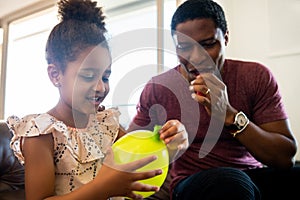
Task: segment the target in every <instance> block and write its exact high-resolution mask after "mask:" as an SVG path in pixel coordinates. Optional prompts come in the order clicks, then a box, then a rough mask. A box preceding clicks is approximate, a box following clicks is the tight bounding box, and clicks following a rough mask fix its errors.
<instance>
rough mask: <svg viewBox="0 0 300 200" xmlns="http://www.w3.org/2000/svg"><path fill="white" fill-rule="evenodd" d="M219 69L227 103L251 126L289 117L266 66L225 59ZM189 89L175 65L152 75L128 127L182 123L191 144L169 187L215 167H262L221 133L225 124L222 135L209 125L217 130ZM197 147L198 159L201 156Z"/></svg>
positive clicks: (245, 150) (172, 170)
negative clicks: (247, 119)
mask: <svg viewBox="0 0 300 200" xmlns="http://www.w3.org/2000/svg"><path fill="white" fill-rule="evenodd" d="M223 70H224V71H223V74H222V80H223V82H224V83H225V84H226V86H227V92H228V98H229V102H230V104H231V105H232V106H233V107H234V108H236V109H237V110H238V111H243V112H244V113H245V114H246V115H247V116H248V118H249V119H250V120H251V121H252V122H253V123H255V124H256V125H261V124H264V123H268V122H272V121H277V120H282V119H287V114H286V112H285V109H284V106H283V102H282V98H281V94H280V93H279V89H278V85H277V82H276V80H275V79H274V77H273V75H272V73H271V72H270V70H269V69H268V68H266V67H265V66H263V65H261V64H259V63H255V62H245V61H236V60H228V59H227V60H226V61H225V64H224V67H223ZM188 86H189V83H188V82H187V81H186V80H185V79H184V78H183V77H182V75H181V74H180V73H179V67H178V66H177V67H175V68H174V69H171V70H169V71H167V72H165V73H162V74H160V75H158V76H155V77H153V78H152V79H151V80H150V81H149V82H148V83H147V84H146V86H145V88H144V90H143V92H142V94H141V97H140V102H139V104H138V106H137V115H136V116H135V117H134V119H133V122H132V123H131V125H130V128H129V129H137V127H138V128H140V129H150V130H152V129H153V126H154V125H155V124H159V125H162V124H164V123H165V122H166V121H167V120H170V119H178V120H180V121H181V122H182V123H183V124H184V125H185V128H186V130H187V132H188V134H189V142H190V146H189V148H188V149H187V151H185V152H184V153H183V154H182V155H181V156H180V158H179V159H177V160H176V161H175V162H174V163H173V164H172V169H171V175H172V178H173V180H172V183H171V189H173V188H174V185H175V184H176V183H177V182H178V181H180V180H182V179H183V178H185V177H187V176H189V175H191V174H194V173H196V172H199V171H201V170H205V169H209V168H213V167H220V166H230V167H235V168H238V169H251V168H257V167H262V166H263V165H262V163H260V162H258V161H257V160H256V159H255V158H254V157H253V156H252V155H251V154H250V153H249V152H248V151H247V149H246V148H245V147H244V146H243V145H242V144H240V143H239V142H238V140H236V139H235V138H233V137H232V135H230V134H228V132H226V130H223V124H222V128H221V130H220V131H212V130H216V129H211V127H213V126H216V127H217V126H218V124H216V123H219V122H218V121H216V120H214V119H211V117H210V115H208V114H207V112H206V110H205V109H204V107H203V106H202V105H201V104H198V103H197V102H196V101H195V100H193V99H192V98H191V92H190V91H189V89H188ZM208 132H209V134H208ZM253 142H255V141H253ZM203 146H206V147H209V148H204V149H203V148H201V147H203ZM200 148H201V149H202V151H201V152H202V154H201V155H202V156H199V152H200ZM206 150H207V151H206ZM203 155H205V156H203Z"/></svg>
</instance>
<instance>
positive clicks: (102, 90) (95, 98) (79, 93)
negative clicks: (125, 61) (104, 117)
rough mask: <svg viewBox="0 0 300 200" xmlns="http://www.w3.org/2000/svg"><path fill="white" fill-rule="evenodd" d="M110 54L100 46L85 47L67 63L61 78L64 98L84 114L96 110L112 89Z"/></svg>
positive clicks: (73, 107)
mask: <svg viewBox="0 0 300 200" xmlns="http://www.w3.org/2000/svg"><path fill="white" fill-rule="evenodd" d="M110 74H111V56H110V52H109V50H108V49H106V48H104V47H102V46H100V45H98V46H96V47H95V46H93V47H89V48H87V49H85V50H84V51H82V53H81V54H79V56H78V57H77V59H76V60H75V61H73V62H69V63H68V64H67V67H66V70H65V73H64V74H63V75H62V78H61V81H60V83H61V87H60V96H61V99H60V100H61V101H63V103H64V104H66V105H67V106H68V107H70V108H72V110H73V111H74V110H75V111H77V112H79V113H82V114H92V113H95V112H96V111H97V109H98V107H99V105H100V103H101V102H102V101H103V100H104V98H105V97H106V96H107V94H108V92H109V76H110Z"/></svg>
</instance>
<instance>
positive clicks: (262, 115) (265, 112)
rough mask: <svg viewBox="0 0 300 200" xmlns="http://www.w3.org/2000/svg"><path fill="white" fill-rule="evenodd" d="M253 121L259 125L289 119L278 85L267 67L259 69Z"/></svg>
mask: <svg viewBox="0 0 300 200" xmlns="http://www.w3.org/2000/svg"><path fill="white" fill-rule="evenodd" d="M256 76H257V77H256V80H257V81H256V88H257V89H256V93H255V96H254V98H253V119H254V120H255V121H256V123H257V124H263V123H268V122H272V121H277V120H283V119H287V118H288V116H287V113H286V111H285V108H284V104H283V100H282V96H281V94H280V91H279V86H278V83H277V81H276V79H275V77H274V75H273V74H272V73H271V71H270V70H269V69H268V68H266V67H265V66H261V67H257V73H256Z"/></svg>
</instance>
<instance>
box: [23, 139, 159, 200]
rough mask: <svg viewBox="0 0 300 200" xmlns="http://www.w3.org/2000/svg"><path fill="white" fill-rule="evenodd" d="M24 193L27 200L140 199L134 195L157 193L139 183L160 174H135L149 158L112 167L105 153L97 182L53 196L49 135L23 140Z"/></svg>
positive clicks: (53, 169)
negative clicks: (122, 197)
mask: <svg viewBox="0 0 300 200" xmlns="http://www.w3.org/2000/svg"><path fill="white" fill-rule="evenodd" d="M23 155H24V157H25V163H26V164H25V192H26V199H30V200H41V199H49V200H50V199H61V200H63V199H64V200H77V199H78V200H82V199H85V200H92V199H97V200H102V199H103V200H105V199H108V198H109V197H112V196H127V197H130V198H132V199H142V196H141V195H137V194H135V193H134V191H158V190H159V188H158V187H156V186H150V185H145V184H142V183H140V182H138V181H139V180H143V179H147V178H152V177H154V176H156V175H159V174H161V173H162V171H161V170H160V169H157V170H151V171H147V172H135V171H136V170H137V169H139V168H141V167H143V166H144V165H147V164H149V163H150V162H152V161H154V160H155V159H156V157H154V156H150V157H147V158H144V159H141V160H138V161H134V162H131V163H127V164H124V165H116V164H115V163H114V158H113V153H112V150H111V149H108V151H107V154H106V158H105V161H104V164H103V166H102V167H101V169H100V171H99V172H98V174H97V176H96V178H95V179H94V180H93V181H91V182H89V183H87V184H86V185H83V186H82V187H80V188H78V189H77V190H75V191H74V192H70V193H68V194H66V195H61V196H54V195H55V192H54V191H55V167H54V160H53V138H52V135H51V134H47V135H41V136H38V137H30V138H25V139H24V146H23Z"/></svg>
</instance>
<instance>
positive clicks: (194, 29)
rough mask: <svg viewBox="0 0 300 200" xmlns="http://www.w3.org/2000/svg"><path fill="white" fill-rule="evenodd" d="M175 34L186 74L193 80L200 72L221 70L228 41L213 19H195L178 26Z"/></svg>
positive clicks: (180, 59) (179, 56) (179, 55)
mask: <svg viewBox="0 0 300 200" xmlns="http://www.w3.org/2000/svg"><path fill="white" fill-rule="evenodd" d="M176 31H177V33H176V34H175V35H174V40H175V43H176V51H177V55H178V58H179V61H180V63H181V65H182V68H184V71H183V73H184V75H185V76H186V78H187V79H188V80H189V81H191V80H193V79H194V78H195V77H196V76H197V75H198V74H199V73H201V72H202V71H203V72H214V71H215V70H221V68H222V66H223V63H224V59H225V57H224V54H225V53H224V52H225V45H226V44H227V41H228V35H227V33H226V34H225V36H224V34H223V33H222V31H221V30H220V29H219V28H216V26H215V23H214V21H213V20H211V19H194V20H188V21H186V22H183V23H180V24H178V25H177V26H176Z"/></svg>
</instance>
